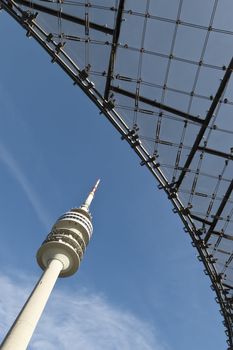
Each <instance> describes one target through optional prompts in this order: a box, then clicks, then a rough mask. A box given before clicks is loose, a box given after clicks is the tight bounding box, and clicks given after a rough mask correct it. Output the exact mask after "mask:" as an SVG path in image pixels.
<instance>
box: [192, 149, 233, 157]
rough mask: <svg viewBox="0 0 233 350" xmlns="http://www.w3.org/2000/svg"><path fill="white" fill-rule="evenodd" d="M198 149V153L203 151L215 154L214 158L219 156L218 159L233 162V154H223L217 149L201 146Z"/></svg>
mask: <svg viewBox="0 0 233 350" xmlns="http://www.w3.org/2000/svg"><path fill="white" fill-rule="evenodd" d="M197 149H198V151H201V152H202V151H203V152H205V153H208V154H213V155H214V156H217V157H221V158H225V159H229V160H233V155H232V154H229V153H225V152H221V151H218V150H216V149H212V148H207V147H201V146H198V147H197Z"/></svg>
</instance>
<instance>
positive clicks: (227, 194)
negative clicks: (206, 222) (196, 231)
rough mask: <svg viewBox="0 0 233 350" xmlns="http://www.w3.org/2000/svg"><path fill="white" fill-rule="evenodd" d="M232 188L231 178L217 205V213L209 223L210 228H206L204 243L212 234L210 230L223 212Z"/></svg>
mask: <svg viewBox="0 0 233 350" xmlns="http://www.w3.org/2000/svg"><path fill="white" fill-rule="evenodd" d="M232 190H233V180H232V181H231V183H230V185H229V187H228V189H227V191H226V193H225V195H224V197H223V199H222V202H221V204H220V206H219V208H218V210H217V213H216V214H215V216H214V220H213V221H212V223H211V225H210V228H209V230H208V232H207V234H206V236H205V238H204V241H205V243H207V242H208V240H209V238H210V236H211V234H212V231H213V230H214V229H215V226H216V225H217V223H218V219H219V217H220V216H221V214H222V212H223V210H224V208H225V205H226V204H227V201H228V199H229V198H230V195H231V193H232Z"/></svg>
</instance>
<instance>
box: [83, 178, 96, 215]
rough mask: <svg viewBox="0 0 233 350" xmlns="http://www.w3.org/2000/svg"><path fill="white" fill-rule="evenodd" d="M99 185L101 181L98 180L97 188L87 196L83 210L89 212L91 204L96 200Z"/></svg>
mask: <svg viewBox="0 0 233 350" xmlns="http://www.w3.org/2000/svg"><path fill="white" fill-rule="evenodd" d="M99 183H100V179H98V180H97V182H96V184H95V186H94V187H93V188H92V190H91V192H90V193H89V195H88V196H87V199H86V200H85V202H84V204H83V205H82V208H83V209H84V210H87V211H88V210H89V207H90V205H91V202H92V201H93V198H94V195H95V192H96V190H97V187H98V185H99Z"/></svg>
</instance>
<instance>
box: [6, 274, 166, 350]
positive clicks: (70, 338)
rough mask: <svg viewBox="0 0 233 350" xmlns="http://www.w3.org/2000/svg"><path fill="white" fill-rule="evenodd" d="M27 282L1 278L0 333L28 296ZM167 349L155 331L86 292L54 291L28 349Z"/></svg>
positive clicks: (129, 314)
mask: <svg viewBox="0 0 233 350" xmlns="http://www.w3.org/2000/svg"><path fill="white" fill-rule="evenodd" d="M29 282H30V281H29V279H28V280H27V279H26V278H25V276H24V277H23V278H19V279H17V282H16V281H15V279H10V278H9V277H6V276H4V275H0V284H1V292H0V333H1V337H3V331H4V332H6V331H7V328H8V327H9V325H10V324H11V323H12V322H13V319H14V317H15V316H16V313H18V311H19V309H20V308H21V306H22V304H23V302H24V301H25V299H26V297H27V295H28V294H29V289H30V288H28V286H29V284H30V285H32V282H30V283H29ZM41 349H46V350H55V349H56V350H66V349H67V350H70V349H72V350H76V349H77V350H79V349H80V350H84V349H85V350H105V349H106V350H118V349H120V350H132V349H134V350H168V348H167V347H166V346H165V345H163V344H161V341H160V340H159V339H158V336H157V335H156V332H155V329H154V328H153V327H152V326H150V325H149V324H148V323H147V322H145V321H142V320H140V319H139V318H137V317H136V316H135V315H133V314H132V313H130V312H129V311H126V310H122V309H119V308H118V307H116V306H114V305H111V304H110V303H109V302H108V301H106V299H105V298H104V297H103V296H102V295H96V294H94V293H90V292H88V291H82V292H80V291H67V290H63V291H56V290H55V291H54V292H53V294H52V296H51V299H50V301H49V303H48V305H47V307H46V312H45V313H44V315H43V316H42V319H41V321H40V323H39V325H38V328H37V331H36V333H35V334H34V337H33V339H32V341H31V345H30V350H41Z"/></svg>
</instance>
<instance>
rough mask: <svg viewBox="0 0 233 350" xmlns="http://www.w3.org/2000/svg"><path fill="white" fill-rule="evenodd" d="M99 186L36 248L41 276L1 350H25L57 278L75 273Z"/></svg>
mask: <svg viewBox="0 0 233 350" xmlns="http://www.w3.org/2000/svg"><path fill="white" fill-rule="evenodd" d="M99 182H100V180H98V181H97V182H96V184H95V186H94V187H93V189H92V190H91V192H90V193H89V195H88V196H87V199H86V201H85V202H84V204H82V205H81V207H79V208H73V209H71V210H70V211H68V212H67V213H65V214H64V215H62V216H61V217H60V218H59V219H58V220H57V221H56V222H55V224H54V225H53V227H52V230H51V232H50V233H49V234H48V236H47V238H46V240H45V241H44V242H43V243H42V245H41V247H40V248H39V250H38V252H37V262H38V264H39V265H40V267H41V268H42V270H44V273H43V274H42V276H41V278H40V279H39V281H38V283H37V284H36V286H35V288H34V290H33V291H32V293H31V295H30V296H29V298H28V300H27V301H26V303H25V305H24V306H23V308H22V310H21V312H20V313H19V315H18V317H17V318H16V320H15V322H14V324H13V325H12V327H11V329H10V330H9V332H8V333H7V335H6V337H5V339H4V340H3V343H2V345H1V350H25V349H26V348H27V346H28V344H29V341H30V339H31V337H32V334H33V332H34V330H35V328H36V325H37V323H38V321H39V319H40V316H41V314H42V312H43V310H44V307H45V305H46V302H47V300H48V298H49V295H50V293H51V292H52V289H53V287H54V285H55V282H56V280H57V278H58V277H67V276H71V275H73V274H74V273H75V272H76V271H77V270H78V268H79V265H80V261H81V259H82V257H83V254H84V251H85V249H86V246H87V244H88V243H89V241H90V238H91V235H92V231H93V227H92V222H91V221H92V217H91V214H90V212H89V208H90V205H91V202H92V200H93V198H94V195H95V192H96V189H97V187H98V185H99Z"/></svg>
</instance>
